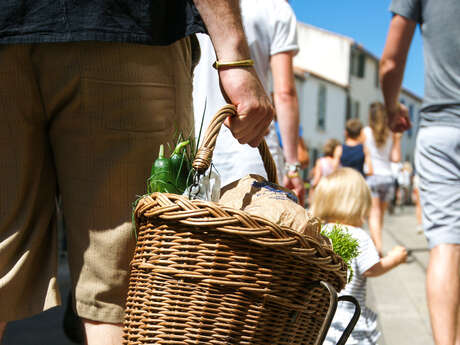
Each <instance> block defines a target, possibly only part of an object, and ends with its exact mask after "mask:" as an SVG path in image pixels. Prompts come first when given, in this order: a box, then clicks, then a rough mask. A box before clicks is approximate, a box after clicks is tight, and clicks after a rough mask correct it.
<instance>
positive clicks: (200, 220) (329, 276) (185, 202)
mask: <svg viewBox="0 0 460 345" xmlns="http://www.w3.org/2000/svg"><path fill="white" fill-rule="evenodd" d="M234 113H235V109H234V107H232V106H227V107H224V108H223V109H222V110H221V111H220V112H219V113H218V114H217V115H216V117H215V119H214V121H213V122H212V123H211V125H210V127H209V128H208V131H207V133H206V135H205V137H204V141H203V145H202V147H201V148H200V152H199V154H197V157H198V158H197V159H196V160H195V162H194V167H195V168H196V169H198V170H201V171H202V170H205V169H206V167H208V166H209V164H210V160H211V158H210V157H211V155H212V150H213V148H214V146H215V141H216V137H217V133H218V132H219V129H220V125H221V124H222V122H223V120H224V119H225V117H227V116H229V115H233V114H234ZM260 152H261V154H262V157H263V159H264V164H265V167H266V170H267V172H268V174H269V179H270V180H272V181H276V173H275V171H276V169H275V168H274V163H273V160H272V159H271V156H270V154H269V152H268V149H267V147H266V144H265V142H263V143H262V144H261V146H260ZM135 220H136V227H137V233H138V239H137V246H136V250H135V254H134V258H133V260H132V262H131V276H130V282H129V292H128V297H127V302H126V316H125V322H124V344H129V345H138V344H142V345H145V344H155V345H166V344H168V345H184V344H200V345H205V344H206V345H209V344H215V345H237V344H238V345H268V344H271V345H287V344H292V345H297V344H299V345H300V344H301V345H307V344H321V343H322V341H323V340H324V336H325V333H326V331H327V329H328V328H329V325H330V322H331V318H332V316H333V313H334V311H335V308H336V305H337V295H336V293H335V290H341V289H342V288H343V287H344V285H345V283H346V265H345V263H344V262H343V260H342V259H341V258H340V257H339V256H337V255H336V254H335V253H334V252H333V251H332V250H330V249H329V248H326V247H323V246H321V245H320V244H319V243H318V242H316V241H314V240H313V239H310V238H308V237H307V238H305V237H302V236H300V235H298V234H297V233H295V232H294V231H292V230H290V229H288V228H281V227H279V226H278V225H276V224H274V223H272V222H270V221H268V220H266V219H263V218H261V217H256V216H252V215H250V214H247V213H246V212H244V211H240V210H235V209H231V208H227V207H223V206H220V205H218V204H216V203H212V202H207V201H201V200H193V201H191V200H189V199H188V198H186V197H183V196H179V195H175V194H166V193H153V194H151V195H150V196H146V197H144V198H143V199H141V200H140V201H139V203H138V205H137V207H136V210H135ZM320 282H321V283H320ZM345 299H346V298H345ZM348 300H349V299H348ZM357 310H358V313H357V315H355V317H354V319H353V322H354V323H355V322H356V320H357V317H358V316H359V307H358V308H357ZM353 322H352V325H350V326H349V327H348V329H347V331H346V332H345V333H346V334H344V336H343V337H342V338H343V339H344V340H343V339H341V341H342V340H343V342H342V343H344V342H345V340H346V338H347V337H348V334H349V332H350V331H351V329H352V328H353V326H354V323H353Z"/></svg>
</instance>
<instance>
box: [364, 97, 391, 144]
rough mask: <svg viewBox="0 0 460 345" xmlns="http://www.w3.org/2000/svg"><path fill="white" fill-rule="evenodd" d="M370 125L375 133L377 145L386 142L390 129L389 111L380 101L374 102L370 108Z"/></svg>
mask: <svg viewBox="0 0 460 345" xmlns="http://www.w3.org/2000/svg"><path fill="white" fill-rule="evenodd" d="M369 126H370V127H371V129H372V133H373V134H374V138H375V143H376V145H377V147H381V146H382V145H384V144H385V142H386V140H387V138H388V135H389V134H390V129H389V128H388V125H387V112H386V110H385V106H384V105H383V104H382V103H380V102H374V103H372V104H371V106H370V109H369Z"/></svg>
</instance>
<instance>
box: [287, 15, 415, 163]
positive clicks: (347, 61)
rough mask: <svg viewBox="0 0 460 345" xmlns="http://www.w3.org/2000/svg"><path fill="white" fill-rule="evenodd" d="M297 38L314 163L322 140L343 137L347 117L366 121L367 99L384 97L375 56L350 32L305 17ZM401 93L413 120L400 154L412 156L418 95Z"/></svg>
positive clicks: (303, 108) (405, 157)
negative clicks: (313, 23)
mask: <svg viewBox="0 0 460 345" xmlns="http://www.w3.org/2000/svg"><path fill="white" fill-rule="evenodd" d="M298 38H299V47H300V50H299V53H298V54H297V56H296V57H295V58H294V70H295V75H296V84H297V92H298V95H299V107H300V123H301V125H302V129H303V138H304V140H305V142H306V144H307V145H308V147H309V151H310V158H311V159H310V165H311V166H312V165H313V164H314V161H315V158H317V157H318V156H320V155H321V153H322V146H323V145H324V143H325V142H326V140H328V139H329V138H336V139H338V140H343V139H344V129H345V122H346V121H347V120H348V119H350V118H359V119H360V120H361V121H362V122H363V124H364V125H366V124H367V123H368V109H369V106H370V104H371V103H373V102H376V101H379V102H383V96H382V92H381V89H380V85H379V58H378V57H376V56H375V55H373V54H372V53H370V52H369V51H367V50H366V49H365V48H364V47H363V46H361V45H359V44H358V43H357V42H356V41H354V40H353V39H352V38H349V37H345V36H342V35H340V34H336V33H333V32H329V31H327V30H323V29H321V28H317V27H314V26H311V25H308V24H304V23H298ZM400 97H401V103H403V104H405V105H406V106H407V107H408V109H409V113H410V116H411V120H412V123H413V128H412V130H410V131H407V132H405V133H404V135H403V139H402V160H408V161H410V162H413V151H414V147H415V137H416V130H417V127H418V126H417V123H418V112H419V109H420V107H421V104H422V99H421V98H420V97H418V96H417V95H415V94H414V93H412V92H410V91H409V90H406V89H402V90H401V96H400Z"/></svg>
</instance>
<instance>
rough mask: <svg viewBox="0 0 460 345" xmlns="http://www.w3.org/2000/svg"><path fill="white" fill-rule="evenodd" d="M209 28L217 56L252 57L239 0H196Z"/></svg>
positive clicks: (226, 58)
mask: <svg viewBox="0 0 460 345" xmlns="http://www.w3.org/2000/svg"><path fill="white" fill-rule="evenodd" d="M194 3H195V6H196V7H197V9H198V11H199V12H200V15H201V17H202V19H203V21H204V23H205V25H206V28H207V29H208V32H209V36H210V37H211V40H212V43H213V45H214V49H215V50H216V55H217V58H218V59H219V60H221V61H234V60H241V59H248V58H249V57H250V53H249V48H248V44H247V41H246V36H245V34H244V30H243V24H242V21H241V14H240V6H239V0H194Z"/></svg>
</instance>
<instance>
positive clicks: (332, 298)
mask: <svg viewBox="0 0 460 345" xmlns="http://www.w3.org/2000/svg"><path fill="white" fill-rule="evenodd" d="M317 284H318V283H317ZM320 284H321V285H323V286H324V287H325V288H326V289H327V290H328V291H329V308H328V310H327V313H326V318H325V319H324V322H323V326H322V327H321V330H320V332H319V335H318V339H317V341H316V343H315V344H322V343H323V342H324V339H325V338H326V334H327V331H328V330H329V328H330V327H331V323H332V319H333V317H334V315H335V312H336V310H337V304H338V302H341V301H346V302H351V303H353V304H354V305H355V312H354V313H353V317H352V318H351V320H350V322H349V323H348V325H347V327H346V328H345V330H344V331H343V333H342V336H341V337H340V339H339V341H338V342H337V345H345V343H346V342H347V340H348V337H349V336H350V334H351V332H352V331H353V329H354V328H355V326H356V323H357V322H358V319H359V316H360V315H361V308H360V306H359V303H358V301H357V300H356V298H354V297H353V296H349V295H347V296H340V297H337V291H336V290H335V289H334V287H333V286H332V285H331V284H329V283H327V282H324V281H321V282H319V284H318V286H320ZM315 285H316V284H315Z"/></svg>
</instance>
